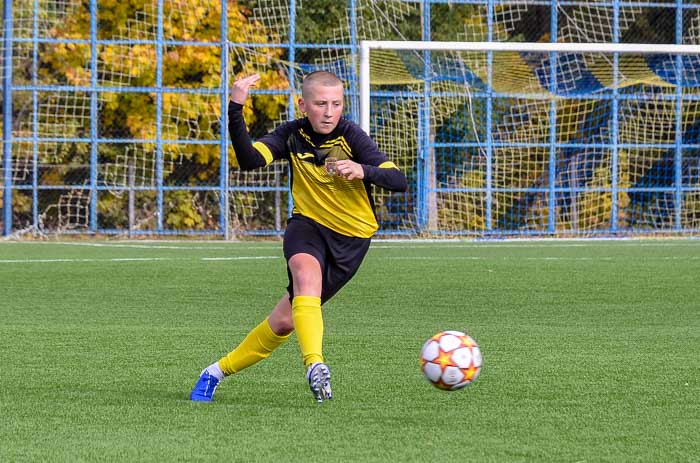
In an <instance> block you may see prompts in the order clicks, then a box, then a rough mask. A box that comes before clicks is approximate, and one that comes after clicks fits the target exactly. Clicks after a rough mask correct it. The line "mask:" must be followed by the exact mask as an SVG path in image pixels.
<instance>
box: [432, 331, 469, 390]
mask: <svg viewBox="0 0 700 463" xmlns="http://www.w3.org/2000/svg"><path fill="white" fill-rule="evenodd" d="M420 364H421V371H422V372H423V374H424V375H425V377H426V379H427V380H428V381H430V383H431V384H432V385H433V386H435V387H437V388H438V389H443V390H445V391H456V390H457V389H462V388H463V387H464V386H468V385H470V384H471V383H472V382H474V381H475V380H476V378H477V377H478V376H479V372H480V371H481V350H479V346H478V345H477V344H476V342H475V341H474V340H473V339H472V338H471V337H470V336H469V335H467V334H464V333H462V332H461V331H441V332H439V333H438V334H436V335H435V336H433V337H432V338H430V339H428V340H427V341H426V342H425V344H423V349H422V350H421V353H420Z"/></svg>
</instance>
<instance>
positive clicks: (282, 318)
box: [190, 295, 293, 402]
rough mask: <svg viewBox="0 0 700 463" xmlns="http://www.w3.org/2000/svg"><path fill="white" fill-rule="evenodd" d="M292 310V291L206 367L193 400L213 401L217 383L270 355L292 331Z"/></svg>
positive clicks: (196, 387)
mask: <svg viewBox="0 0 700 463" xmlns="http://www.w3.org/2000/svg"><path fill="white" fill-rule="evenodd" d="M291 312H292V308H291V304H290V302H289V295H285V296H284V297H283V298H282V299H281V300H280V301H279V302H278V303H277V305H276V306H275V308H274V309H273V311H272V313H271V314H270V316H269V317H268V318H266V319H265V320H263V321H262V322H261V323H260V324H259V325H258V326H256V327H255V328H253V330H252V331H250V333H248V335H247V336H246V337H245V338H244V339H243V341H242V342H241V343H240V344H239V345H238V346H237V347H236V348H235V349H234V350H233V351H232V352H230V353H229V354H228V355H226V356H224V357H222V358H221V359H220V360H219V361H218V362H215V363H213V364H211V365H209V366H208V367H207V368H205V369H204V371H202V374H201V375H200V377H199V380H198V381H197V384H195V386H194V388H193V389H192V392H191V394H190V400H194V401H200V402H210V401H211V400H212V399H213V395H214V392H215V391H216V387H217V386H218V385H219V382H220V381H221V380H222V379H223V378H224V377H225V376H228V375H232V374H234V373H237V372H239V371H241V370H243V369H244V368H248V367H249V366H251V365H254V364H255V363H257V362H259V361H260V360H263V359H265V358H267V357H269V356H270V354H271V353H272V352H273V351H274V350H275V349H276V348H277V347H279V346H280V345H281V344H282V343H284V342H285V341H286V340H287V339H289V336H291V334H292V331H293V327H292V322H291V319H292V317H291ZM273 327H274V329H273ZM275 330H276V331H278V332H275Z"/></svg>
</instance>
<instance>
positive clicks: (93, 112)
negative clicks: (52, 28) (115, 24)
mask: <svg viewBox="0 0 700 463" xmlns="http://www.w3.org/2000/svg"><path fill="white" fill-rule="evenodd" d="M97 14H98V13H97V0H91V1H90V231H91V232H93V233H94V232H96V231H97V201H98V198H97V138H98V136H99V134H98V130H97V124H98V120H99V114H98V108H97Z"/></svg>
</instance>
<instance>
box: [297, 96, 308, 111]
mask: <svg viewBox="0 0 700 463" xmlns="http://www.w3.org/2000/svg"><path fill="white" fill-rule="evenodd" d="M298 105H299V111H301V112H303V113H305V112H306V103H304V99H303V98H299V102H298Z"/></svg>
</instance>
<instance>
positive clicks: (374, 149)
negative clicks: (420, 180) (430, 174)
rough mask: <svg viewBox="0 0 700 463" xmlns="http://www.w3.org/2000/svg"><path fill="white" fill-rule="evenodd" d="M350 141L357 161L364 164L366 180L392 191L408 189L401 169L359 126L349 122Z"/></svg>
mask: <svg viewBox="0 0 700 463" xmlns="http://www.w3.org/2000/svg"><path fill="white" fill-rule="evenodd" d="M348 135H349V138H350V140H351V141H350V140H349V142H350V146H351V150H352V152H353V155H354V157H355V162H358V163H359V164H360V165H362V170H363V171H364V173H365V178H364V180H365V182H369V183H374V184H375V185H377V186H379V187H381V188H384V189H386V190H390V191H406V190H407V189H408V182H407V181H406V176H405V175H404V174H403V172H401V170H400V169H399V168H398V167H397V166H396V164H394V163H393V162H391V161H390V160H389V156H387V155H386V153H384V152H382V151H381V150H380V149H379V147H378V146H377V145H376V143H374V141H373V140H372V139H371V138H370V137H369V135H367V134H366V133H365V132H364V130H362V129H361V128H360V127H359V126H357V125H355V124H353V123H350V124H349V130H348Z"/></svg>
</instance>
